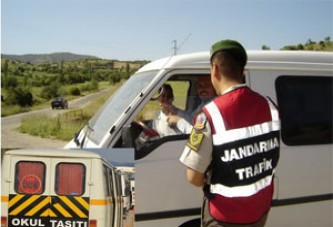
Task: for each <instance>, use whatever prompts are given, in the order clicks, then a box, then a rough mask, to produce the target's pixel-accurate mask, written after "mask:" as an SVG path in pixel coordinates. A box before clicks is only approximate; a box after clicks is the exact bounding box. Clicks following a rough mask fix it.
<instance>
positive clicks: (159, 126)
mask: <svg viewBox="0 0 333 227" xmlns="http://www.w3.org/2000/svg"><path fill="white" fill-rule="evenodd" d="M167 118H168V116H167V115H166V114H164V113H163V111H162V110H160V111H158V112H157V114H156V117H155V118H154V120H153V129H154V130H155V131H157V132H158V133H159V134H160V137H164V136H171V135H178V134H182V132H181V131H180V130H179V129H177V127H174V128H171V127H170V126H169V125H168V122H167Z"/></svg>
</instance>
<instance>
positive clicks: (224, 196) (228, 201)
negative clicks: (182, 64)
mask: <svg viewBox="0 0 333 227" xmlns="http://www.w3.org/2000/svg"><path fill="white" fill-rule="evenodd" d="M210 61H211V81H212V84H213V86H214V89H215V90H216V93H217V94H218V97H217V98H215V99H214V100H213V101H211V102H209V103H208V104H206V105H205V106H204V107H203V108H202V110H201V113H200V114H199V115H198V117H197V119H196V122H195V126H194V128H193V130H192V132H191V135H190V138H189V140H188V142H187V145H186V147H185V149H184V151H183V153H182V155H181V157H180V161H181V162H182V163H183V164H185V165H186V166H187V167H188V168H187V179H188V180H189V181H190V182H191V183H192V184H194V185H196V186H199V187H203V189H204V194H205V197H204V201H203V207H202V225H203V226H264V225H265V222H266V219H267V214H268V212H269V209H270V205H271V201H272V196H273V190H274V185H273V177H274V173H275V169H276V166H277V163H278V159H279V149H280V140H279V130H280V120H279V113H278V110H277V108H276V106H275V105H274V104H273V103H272V101H271V100H270V99H269V98H266V97H263V96H261V95H260V94H258V93H256V92H254V91H253V90H251V89H250V88H249V87H247V86H246V85H245V84H243V75H244V67H245V65H246V62H247V55H246V51H245V49H244V47H243V46H242V45H241V44H240V43H238V42H237V41H234V40H222V41H219V42H217V43H215V44H214V45H213V46H212V47H211V59H210Z"/></svg>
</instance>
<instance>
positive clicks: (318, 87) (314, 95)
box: [275, 76, 333, 145]
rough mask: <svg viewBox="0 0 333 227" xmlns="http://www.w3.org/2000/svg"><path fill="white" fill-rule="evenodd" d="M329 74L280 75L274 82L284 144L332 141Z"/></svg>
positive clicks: (331, 92) (332, 81)
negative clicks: (310, 75)
mask: <svg viewBox="0 0 333 227" xmlns="http://www.w3.org/2000/svg"><path fill="white" fill-rule="evenodd" d="M332 83H333V78H332V77H319V76H316V77H314V76H313V77H309V76H280V77H278V78H277V80H276V82H275V87H276V94H277V100H278V105H279V109H280V115H281V123H282V130H281V133H282V141H283V142H284V143H285V144H287V145H308V144H328V143H332V136H333V135H332V94H333V90H332Z"/></svg>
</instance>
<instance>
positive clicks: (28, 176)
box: [15, 161, 45, 194]
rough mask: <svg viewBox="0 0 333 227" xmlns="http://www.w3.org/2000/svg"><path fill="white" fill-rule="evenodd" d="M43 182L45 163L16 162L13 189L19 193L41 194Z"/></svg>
mask: <svg viewBox="0 0 333 227" xmlns="http://www.w3.org/2000/svg"><path fill="white" fill-rule="evenodd" d="M44 183H45V164H44V163H42V162H28V161H22V162H18V163H17V164H16V176H15V191H16V192H17V193H19V194H42V193H43V192H44Z"/></svg>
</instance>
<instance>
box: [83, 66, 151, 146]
mask: <svg viewBox="0 0 333 227" xmlns="http://www.w3.org/2000/svg"><path fill="white" fill-rule="evenodd" d="M157 73H158V70H156V71H146V72H141V73H136V74H134V75H132V76H131V77H130V78H129V79H128V80H127V82H126V83H125V84H124V85H123V86H121V87H120V88H119V89H118V91H117V92H116V93H115V94H114V95H112V96H111V97H110V98H109V99H108V101H107V102H106V103H105V104H104V105H103V107H102V108H101V109H100V110H99V111H98V112H97V113H96V114H95V115H94V116H93V117H92V118H91V120H90V121H89V123H88V125H89V127H90V129H91V132H90V134H89V138H90V139H91V140H93V141H94V142H95V143H97V144H99V143H100V142H101V140H102V138H103V137H104V136H105V135H106V133H107V132H108V131H109V130H110V128H111V126H112V125H113V124H114V123H115V122H116V121H117V119H118V118H119V116H120V115H121V114H122V113H124V112H125V110H126V109H127V108H128V106H129V105H130V104H131V102H132V101H133V100H134V99H135V98H136V97H137V96H138V95H140V93H141V91H142V90H143V89H144V88H145V87H146V86H147V85H148V84H149V83H150V82H151V81H152V80H153V78H154V76H155V75H156V74H157Z"/></svg>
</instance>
